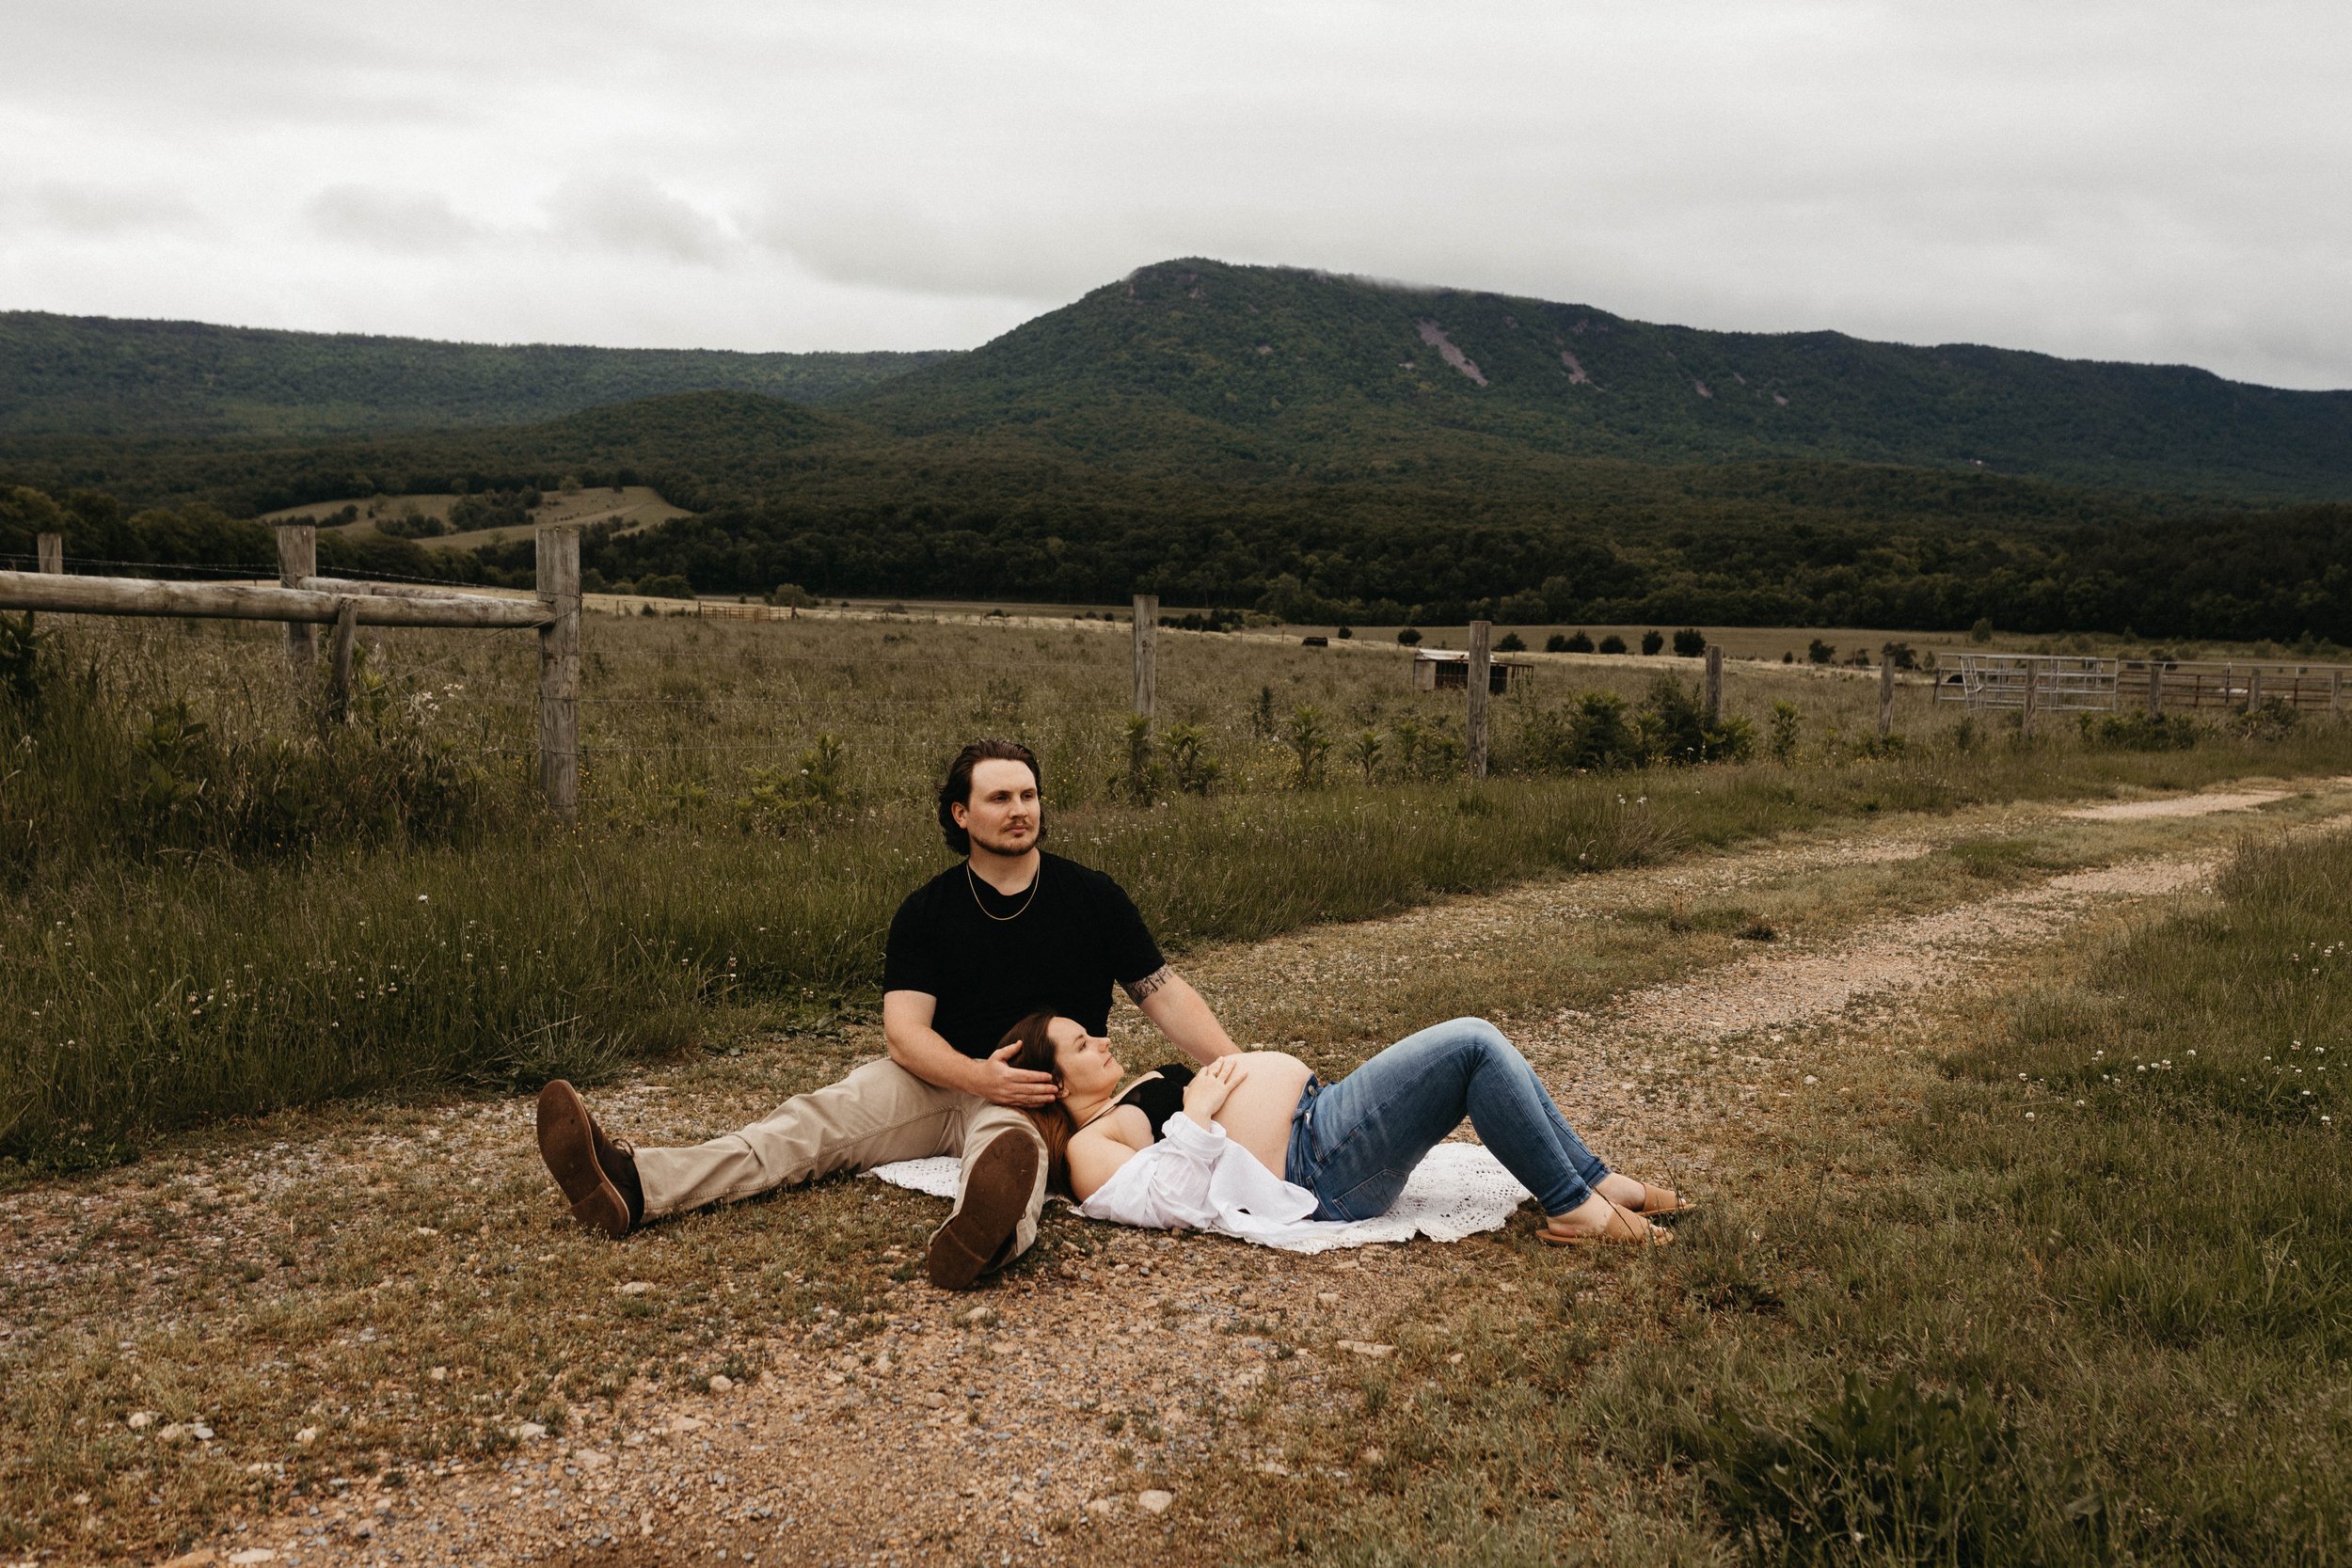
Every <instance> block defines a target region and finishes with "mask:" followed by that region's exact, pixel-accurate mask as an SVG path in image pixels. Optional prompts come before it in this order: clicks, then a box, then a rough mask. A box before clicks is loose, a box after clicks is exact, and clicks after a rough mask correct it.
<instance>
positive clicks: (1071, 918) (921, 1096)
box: [539, 740, 1233, 1291]
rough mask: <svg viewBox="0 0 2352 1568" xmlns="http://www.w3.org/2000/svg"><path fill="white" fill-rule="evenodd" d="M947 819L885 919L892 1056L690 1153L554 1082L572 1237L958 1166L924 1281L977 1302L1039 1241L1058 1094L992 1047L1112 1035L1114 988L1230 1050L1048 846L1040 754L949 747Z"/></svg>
mask: <svg viewBox="0 0 2352 1568" xmlns="http://www.w3.org/2000/svg"><path fill="white" fill-rule="evenodd" d="M939 825H940V830H941V832H943V833H945V834H946V840H947V845H948V847H950V848H951V849H953V850H955V851H956V852H957V853H958V854H961V855H962V856H963V857H964V859H963V860H962V861H961V862H960V863H957V864H956V865H955V866H953V867H951V868H949V869H948V870H946V871H944V872H942V873H941V874H940V875H938V876H937V877H934V878H932V879H930V881H929V882H926V883H925V884H924V885H923V886H921V887H919V888H917V889H915V890H914V893H912V894H910V895H908V896H907V899H906V901H905V902H904V903H903V904H901V905H899V906H898V915H897V916H896V917H895V918H894V919H893V920H892V921H891V923H890V940H889V944H888V946H887V948H886V949H885V952H884V957H883V960H882V1037H883V1038H884V1040H885V1041H886V1042H887V1043H888V1046H889V1050H890V1055H889V1058H888V1059H887V1060H885V1061H876V1062H868V1063H867V1064H866V1065H865V1066H864V1067H861V1068H859V1069H856V1070H855V1071H853V1072H851V1073H850V1075H849V1076H848V1077H847V1078H844V1079H843V1080H842V1081H841V1082H840V1083H838V1084H834V1085H830V1086H828V1087H826V1088H822V1089H818V1090H816V1091H815V1092H813V1093H810V1094H803V1095H795V1096H794V1097H793V1098H792V1099H790V1100H788V1101H785V1103H784V1104H783V1106H782V1107H781V1108H779V1109H778V1110H777V1111H776V1112H775V1113H774V1114H773V1115H771V1116H770V1117H767V1118H766V1119H765V1120H763V1121H757V1122H754V1123H753V1124H752V1125H751V1126H749V1127H746V1128H744V1129H742V1131H740V1132H730V1133H728V1134H726V1135H725V1136H723V1137H719V1138H714V1139H712V1140H711V1141H710V1142H708V1143H705V1144H699V1145H696V1146H694V1147H692V1148H631V1147H630V1146H628V1144H625V1143H619V1142H616V1141H614V1140H613V1139H611V1138H608V1137H606V1136H605V1134H604V1132H603V1130H602V1129H601V1128H599V1127H598V1126H597V1125H596V1119H595V1118H594V1117H591V1116H590V1115H589V1114H588V1108H587V1106H586V1105H584V1104H583V1103H581V1101H580V1096H579V1094H578V1093H576V1092H575V1091H574V1090H573V1088H572V1086H571V1085H569V1084H566V1083H564V1082H563V1081H562V1080H561V1079H559V1080H557V1081H556V1082H554V1083H552V1084H549V1085H548V1086H547V1088H546V1089H545V1090H544V1091H542V1092H541V1094H540V1096H539V1152H540V1155H541V1157H542V1158H544V1159H545V1160H546V1161H547V1164H548V1172H549V1173H550V1174H551V1175H553V1176H554V1178H555V1180H556V1184H557V1186H559V1187H561V1188H562V1189H563V1192H564V1197H565V1198H566V1199H567V1200H569V1201H570V1203H571V1205H572V1213H573V1214H574V1215H575V1216H576V1217H577V1218H578V1219H579V1220H580V1223H581V1224H583V1225H586V1226H588V1227H590V1228H592V1229H595V1230H599V1231H602V1232H603V1233H604V1234H606V1235H608V1236H612V1237H616V1238H617V1237H621V1236H625V1235H627V1234H628V1232H630V1231H631V1230H634V1229H636V1228H637V1227H639V1226H641V1225H644V1224H645V1223H647V1222H648V1221H651V1220H657V1219H660V1218H662V1217H664V1216H665V1215H669V1214H675V1213H680V1212H685V1211H687V1210H691V1209H699V1208H701V1207H703V1206H704V1205H706V1204H710V1203H723V1202H729V1201H732V1200H734V1199H738V1198H744V1197H749V1196H753V1195H755V1194H756V1193H764V1192H767V1191H769V1190H771V1189H772V1188H775V1187H780V1186H784V1185H786V1184H787V1183H790V1182H796V1181H806V1180H811V1179H813V1178H815V1177H819V1176H826V1175H830V1174H832V1173H833V1172H835V1171H843V1170H866V1169H869V1168H871V1167H873V1166H875V1165H882V1164H890V1163H891V1162H892V1161H894V1160H914V1159H921V1158H923V1157H925V1156H927V1155H933V1154H957V1155H961V1158H962V1161H963V1173H962V1180H961V1182H960V1184H959V1186H958V1189H957V1195H956V1207H955V1211H954V1212H952V1213H950V1214H949V1215H948V1216H947V1222H946V1224H945V1225H943V1226H941V1227H939V1229H938V1231H937V1232H935V1233H934V1234H933V1235H932V1237H931V1244H930V1277H931V1282H932V1283H933V1284H935V1285H938V1286H940V1287H941V1288H943V1289H946V1290H950V1291H961V1290H966V1289H969V1288H970V1287H971V1286H972V1285H973V1284H974V1283H975V1282H977V1280H978V1279H979V1277H980V1276H981V1275H984V1274H987V1273H990V1272H991V1271H993V1270H995V1269H1000V1268H1002V1267H1004V1266H1005V1264H1007V1263H1009V1262H1010V1261H1011V1260H1012V1259H1015V1258H1017V1257H1019V1256H1020V1255H1021V1254H1022V1253H1023V1252H1025V1251H1026V1250H1027V1249H1028V1247H1029V1244H1030V1243H1032V1242H1034V1241H1035V1240H1036V1239H1037V1224H1038V1216H1039V1213H1040V1212H1041V1209H1042V1207H1043V1204H1044V1200H1045V1151H1044V1144H1043V1142H1042V1140H1041V1139H1040V1138H1039V1136H1038V1134H1037V1128H1036V1125H1035V1124H1034V1123H1033V1122H1031V1121H1030V1120H1029V1118H1028V1117H1027V1116H1026V1115H1025V1114H1024V1112H1023V1107H1025V1106H1031V1105H1043V1104H1046V1103H1048V1102H1050V1101H1052V1100H1053V1099H1054V1098H1055V1095H1056V1093H1057V1091H1056V1088H1055V1085H1054V1080H1053V1077H1052V1075H1051V1074H1049V1073H1044V1072H1031V1071H1024V1070H1022V1069H1017V1068H1015V1067H1013V1066H1012V1065H1011V1064H1010V1062H1009V1057H1010V1056H1011V1055H1012V1054H1013V1053H1014V1052H1015V1051H1017V1050H1018V1049H1019V1047H1018V1046H1017V1045H1016V1046H1009V1047H1007V1048H1005V1049H1004V1050H1001V1051H999V1050H997V1049H995V1047H996V1042H997V1041H998V1040H999V1039H1001V1038H1003V1037H1004V1034H1005V1031H1006V1030H1008V1029H1009V1028H1010V1027H1011V1026H1012V1025H1013V1024H1014V1023H1016V1022H1020V1021H1021V1019H1023V1018H1024V1017H1025V1016H1027V1015H1028V1014H1030V1013H1033V1012H1037V1011H1039V1010H1041V1009H1050V1010H1052V1011H1054V1012H1057V1013H1061V1014H1064V1015H1066V1016H1068V1017H1070V1018H1073V1019H1075V1020H1077V1021H1078V1022H1080V1023H1083V1024H1084V1025H1086V1027H1087V1030H1088V1032H1089V1034H1095V1035H1100V1034H1102V1033H1104V1031H1105V1029H1106V1028H1107V1027H1108V1025H1109V1020H1110V1005H1111V986H1112V984H1113V983H1114V982H1116V983H1117V984H1119V985H1120V987H1121V988H1122V989H1124V990H1126V992H1127V994H1128V996H1130V997H1131V998H1133V999H1134V1001H1135V1003H1136V1006H1139V1007H1141V1008H1142V1009H1143V1014H1144V1016H1145V1017H1146V1018H1148V1019H1150V1020H1151V1021H1152V1023H1153V1025H1154V1026H1156V1027H1157V1028H1158V1029H1159V1031H1160V1033H1162V1034H1163V1035H1165V1036H1167V1037H1168V1039H1169V1041H1170V1042H1172V1043H1173V1044H1174V1045H1175V1046H1176V1047H1177V1049H1179V1050H1181V1051H1183V1052H1184V1053H1185V1054H1186V1055H1188V1056H1190V1057H1192V1058H1193V1059H1194V1060H1195V1061H1198V1062H1201V1063H1204V1064H1205V1063H1208V1062H1212V1061H1215V1060H1216V1058H1217V1057H1219V1056H1224V1055H1228V1054H1231V1053H1232V1050H1233V1042H1232V1040H1231V1039H1230V1038H1228V1037H1226V1034H1225V1030H1224V1027H1223V1026H1222V1025H1221V1024H1219V1023H1218V1022H1217V1021H1216V1014H1215V1013H1213V1012H1211V1011H1210V1010H1209V1005H1208V1004H1207V1003H1206V1002H1204V1001H1202V1000H1201V999H1200V993H1199V992H1198V991H1196V990H1193V989H1192V987H1191V986H1189V985H1187V984H1186V983H1185V982H1184V979H1183V978H1182V977H1180V976H1179V975H1178V974H1176V973H1175V972H1174V971H1173V970H1171V969H1169V968H1168V965H1167V963H1166V962H1165V961H1163V960H1162V958H1161V957H1160V950H1159V948H1158V946H1157V945H1156V944H1155V943H1154V942H1152V933H1151V932H1150V931H1149V930H1148V929H1146V927H1145V926H1144V924H1143V917H1142V916H1141V915H1139V914H1138V913H1136V907H1135V905H1134V903H1133V902H1132V901H1131V900H1129V898H1128V897H1127V895H1126V894H1125V893H1123V892H1122V891H1120V886H1119V884H1118V883H1116V882H1114V881H1112V880H1111V879H1110V878H1108V877H1106V876H1104V874H1103V873H1101V872H1099V871H1093V870H1089V868H1087V867H1086V866H1083V865H1079V864H1078V863H1075V862H1073V861H1066V860H1064V859H1062V858H1061V857H1060V856H1058V855H1049V854H1046V853H1045V852H1044V851H1043V850H1042V849H1041V848H1040V847H1039V845H1040V842H1041V840H1042V839H1043V838H1044V836H1045V818H1044V803H1043V800H1042V799H1041V790H1040V783H1039V772H1038V765H1037V758H1036V757H1035V756H1034V755H1033V754H1031V752H1029V749H1028V748H1027V747H1025V746H1022V745H1019V744H1017V743H1015V742H1012V741H1009V740H978V741H974V742H973V743H972V744H971V745H969V746H966V747H965V748H964V749H963V750H962V751H961V752H959V753H957V756H956V760H955V762H954V763H953V764H952V765H951V766H950V767H949V768H948V769H947V779H946V783H945V784H942V785H941V786H940V789H939Z"/></svg>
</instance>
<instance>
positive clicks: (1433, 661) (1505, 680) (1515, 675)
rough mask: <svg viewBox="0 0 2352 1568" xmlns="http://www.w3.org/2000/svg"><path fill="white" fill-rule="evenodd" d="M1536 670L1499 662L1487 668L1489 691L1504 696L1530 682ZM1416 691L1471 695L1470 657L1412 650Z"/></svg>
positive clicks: (1506, 660) (1520, 662)
mask: <svg viewBox="0 0 2352 1568" xmlns="http://www.w3.org/2000/svg"><path fill="white" fill-rule="evenodd" d="M1531 668H1533V666H1531V665H1529V664H1527V663H1526V662H1524V661H1523V660H1519V659H1511V658H1498V659H1493V660H1490V661H1489V662H1488V663H1487V665H1486V689H1487V690H1489V691H1491V692H1493V693H1495V694H1496V695H1497V696H1501V695H1502V693H1503V692H1505V691H1508V690H1510V689H1511V688H1512V686H1513V685H1514V684H1515V683H1518V682H1522V681H1524V680H1525V679H1526V678H1527V672H1528V671H1529V670H1530V669H1531ZM1413 689H1414V690H1416V691H1468V690H1469V689H1470V655H1469V654H1468V653H1459V652H1456V651H1454V649H1451V648H1437V649H1430V648H1416V649H1414V650H1413Z"/></svg>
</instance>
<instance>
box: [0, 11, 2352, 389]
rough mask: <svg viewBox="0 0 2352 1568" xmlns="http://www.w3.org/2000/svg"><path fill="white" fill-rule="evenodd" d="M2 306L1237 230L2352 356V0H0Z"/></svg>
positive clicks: (822, 260)
mask: <svg viewBox="0 0 2352 1568" xmlns="http://www.w3.org/2000/svg"><path fill="white" fill-rule="evenodd" d="M0 36H5V38H6V40H7V49H8V55H9V63H8V69H7V73H6V85H5V87H0V308H14V309H45V310H63V311H71V312H75V313H87V314H102V315H119V316H168V317H183V318H194V319H198V320H203V321H216V322H230V323H239V324H245V325H270V326H291V327H305V328H314V329H320V330H350V331H372V332H389V333H401V334H415V335H420V336H426V337H436V338H465V339H478V340H488V341H565V342H593V343H612V344H651V345H673V346H693V347H717V348H742V349H777V348H785V349H814V348H835V349H856V348H923V347H963V346H969V345H972V344H976V343H978V342H980V341H985V340H986V339H988V338H990V337H993V335H995V334H996V333H998V332H1001V331H1003V330H1005V329H1006V328H1008V327H1010V326H1012V325H1015V324H1017V323H1018V322H1021V321H1023V320H1025V319H1026V318H1027V317H1029V316H1032V315H1035V314H1037V313H1039V312H1040V311H1041V310H1044V309H1050V308H1052V307H1053V306H1056V305H1058V304H1062V303H1064V302H1066V301H1068V300H1070V299H1072V298H1074V297H1075V296H1076V295H1077V294H1079V293H1082V292H1084V291H1085V290H1087V289H1089V288H1090V287H1093V286H1095V285H1097V284H1100V283H1104V282H1107V281H1109V280H1111V279H1113V278H1115V277H1119V276H1120V275H1121V274H1123V273H1125V272H1127V271H1128V270H1130V269H1131V268H1133V267H1136V266H1137V265H1139V264H1141V263H1143V262H1147V261H1158V260H1162V259H1165V258H1168V257H1171V256H1183V255H1205V256H1213V257H1218V258H1222V259H1224V260H1227V261H1269V262H1291V263H1295V264H1299V265H1304V266H1315V267H1323V268H1328V269H1331V270H1334V271H1342V272H1357V273H1366V274H1372V275H1375V276H1380V277H1395V278H1402V279H1407V280H1412V281H1418V282H1429V283H1446V284H1454V285H1460V286H1465V287H1472V288H1486V289H1497V290H1502V291H1507V292H1510V293H1525V294H1534V295H1538V296H1542V297H1545V298H1549V299H1561V300H1571V301H1575V302H1578V303H1582V304H1589V305H1595V306H1599V307H1601V308H1603V309H1610V310H1614V311H1617V312H1620V313H1623V314H1626V315H1630V316H1636V317H1641V318H1644V319H1646V320H1652V321H1671V322H1680V323H1686V324H1689V325H1699V326H1709V327H1723V328H1740V329H1748V330H1757V331H1780V330H1792V329H1805V328H1815V327H1835V328H1837V329H1840V330H1843V331H1847V332H1852V333H1856V334H1859V335H1862V336H1866V337H1872V338H1884V339H1893V340H1898V341H1909V342H1933V341H1976V342H1990V343H1997V344H2001V345H2004V346H2009V347H2017V348H2037V349H2043V350H2047V351H2050V352H2053V353H2058V354H2064V355H2070V356H2092V357H2099V358H2118V359H2137V360H2160V361H2185V362H2187V363H2192V364H2199V365H2204V366H2207V367H2209V368H2211V369H2213V370H2216V371H2218V372H2221V373H2223V374H2225V375H2231V376H2235V377H2239V378H2243V379H2247V380H2253V381H2262V382H2268V383H2271V384H2274V385H2279V386H2291V387H2337V388H2341V387H2352V261H2347V258H2352V200H2347V199H2346V197H2347V191H2346V184H2347V179H2346V170H2347V169H2352V6H2346V5H2344V4H2343V3H2342V0H2317V3H2301V0H2297V3H2291V4H2290V3H2275V4H2265V3H2263V0H2233V3H2231V4H2228V5H2205V4H2197V5H2191V4H2180V3H2172V0H2131V3H2129V4H2106V3H2099V0H2090V3H2079V0H2031V3H2008V0H1997V3H1983V0H1917V3H1911V4H1867V3H1861V0H1818V3H1812V0H1808V3H1789V0H1745V3H1716V0H1645V3H1641V4H1613V5H1588V4H1578V3H1564V0H1553V3H1549V4H1513V3H1488V4H1478V3H1475V0H1471V3H1455V4H1450V5H1439V4H1435V3H1431V0H1419V3H1413V4H1402V3H1396V4H1391V3H1382V0H1359V3H1343V0H1329V3H1314V4H1309V3H1288V4H1286V3H1281V0H1245V3H1239V4H1225V3H1219V0H1192V3H1188V4H1185V5H1181V6H1174V5H1149V6H1147V5H1139V4H1128V3H1122V0H1076V3H1053V0H1036V3H1025V4H1013V3H1007V4H975V3H963V4H935V5H934V4H923V3H901V0H850V3H841V4H833V3H818V4H810V3H802V0H759V3H751V0H736V3H729V4H719V3H712V0H660V3H659V4H634V5H622V4H612V3H598V0H585V3H583V0H567V3H565V4H563V5H537V4H516V3H509V0H408V3H405V4H403V5H400V6H396V7H395V6H386V5H378V4H356V3H350V0H335V3H330V0H200V3H192V0H0Z"/></svg>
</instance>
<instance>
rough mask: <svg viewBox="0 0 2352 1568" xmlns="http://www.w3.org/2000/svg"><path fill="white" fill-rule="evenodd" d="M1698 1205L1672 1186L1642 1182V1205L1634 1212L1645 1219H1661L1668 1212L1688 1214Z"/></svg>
mask: <svg viewBox="0 0 2352 1568" xmlns="http://www.w3.org/2000/svg"><path fill="white" fill-rule="evenodd" d="M1697 1207H1698V1205H1697V1204H1695V1203H1692V1202H1691V1201H1689V1200H1688V1199H1686V1198H1685V1197H1683V1196H1682V1195H1681V1194H1679V1193H1677V1192H1676V1191H1675V1190H1674V1189H1673V1188H1672V1187H1653V1186H1651V1185H1650V1184H1649V1183H1648V1182H1646V1181H1645V1182H1643V1183H1642V1203H1641V1207H1639V1208H1637V1209H1634V1210H1633V1211H1632V1212H1634V1213H1637V1214H1639V1215H1641V1216H1642V1217H1643V1218H1645V1219H1652V1220H1655V1219H1661V1218H1663V1217H1664V1216H1666V1215H1668V1214H1687V1213H1689V1212H1691V1211H1692V1210H1693V1209H1695V1208H1697Z"/></svg>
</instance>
